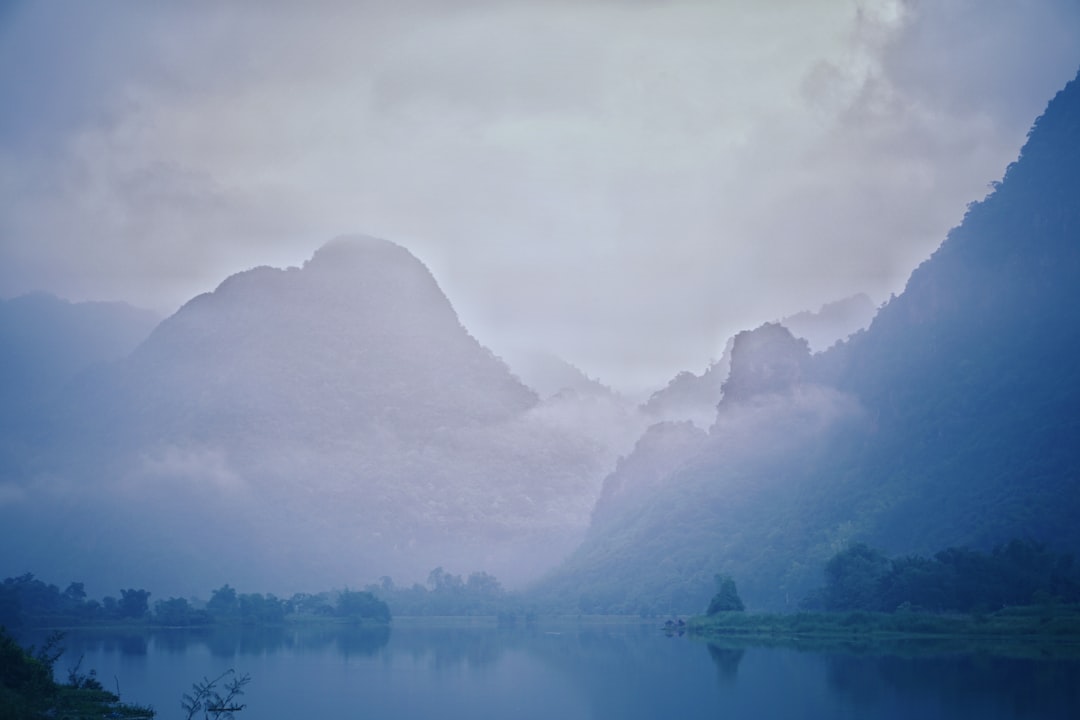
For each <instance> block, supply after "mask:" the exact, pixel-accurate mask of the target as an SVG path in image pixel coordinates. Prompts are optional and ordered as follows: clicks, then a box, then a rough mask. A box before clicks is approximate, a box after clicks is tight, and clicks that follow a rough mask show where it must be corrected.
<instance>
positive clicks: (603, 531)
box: [538, 80, 1080, 612]
mask: <svg viewBox="0 0 1080 720" xmlns="http://www.w3.org/2000/svg"><path fill="white" fill-rule="evenodd" d="M1077 308H1080V81H1078V80H1074V81H1073V82H1071V83H1069V85H1068V86H1067V87H1066V88H1065V89H1064V90H1063V91H1062V92H1061V93H1059V94H1058V96H1057V97H1055V98H1054V100H1053V101H1052V102H1051V103H1050V105H1049V106H1048V108H1047V110H1046V112H1045V114H1044V115H1043V116H1042V117H1041V118H1040V119H1039V120H1038V121H1037V122H1036V124H1035V126H1034V127H1033V129H1032V131H1031V133H1030V136H1029V139H1028V142H1027V144H1026V145H1025V146H1024V148H1023V151H1022V153H1021V156H1020V158H1019V159H1018V160H1017V161H1016V162H1015V163H1014V164H1013V165H1011V166H1010V167H1009V169H1008V171H1007V172H1006V174H1005V177H1004V179H1003V180H1002V182H1001V183H1000V184H997V185H996V187H995V188H994V191H993V192H992V193H991V194H990V195H989V196H988V197H987V198H986V199H985V200H984V201H982V202H979V203H974V204H972V205H971V206H970V207H969V209H968V212H967V214H966V215H965V218H964V221H963V223H962V224H961V225H960V226H959V227H958V228H956V229H955V230H953V231H952V232H951V233H950V234H949V236H948V237H947V238H946V240H945V241H944V243H943V244H942V246H941V247H940V249H939V250H938V251H937V252H936V253H934V255H933V256H932V257H931V258H930V259H929V260H927V261H926V262H925V263H924V264H923V265H922V266H920V267H919V268H918V269H917V270H916V271H915V272H914V273H913V274H912V276H911V279H910V281H909V283H908V285H907V288H906V289H905V291H904V293H903V294H902V295H901V296H899V297H897V298H894V299H893V300H892V301H891V302H890V303H888V305H887V306H886V307H884V308H883V309H882V310H881V312H880V313H879V314H878V316H877V317H876V318H875V320H874V321H873V323H872V325H871V327H870V328H869V329H868V330H866V331H863V332H861V333H859V334H857V335H856V336H854V337H853V338H852V339H851V340H850V341H848V342H847V343H844V344H841V345H839V346H837V347H834V348H833V349H831V350H830V351H828V352H826V353H823V354H821V355H816V356H810V355H809V354H808V353H806V352H805V348H803V350H802V351H800V349H799V348H798V347H797V345H796V344H795V343H794V342H793V341H791V339H790V336H789V337H788V338H787V339H785V338H784V337H783V334H782V333H780V332H779V331H777V330H776V329H775V328H774V327H772V326H766V327H764V328H761V329H759V330H757V331H754V333H747V334H744V335H742V336H740V337H737V338H736V342H735V347H734V351H733V358H732V370H731V375H730V377H729V378H728V380H727V382H726V383H725V385H724V400H723V401H722V402H721V404H720V408H719V413H718V419H717V424H716V425H715V426H714V427H713V428H712V430H711V432H710V437H709V442H708V443H707V447H706V448H705V449H704V450H700V451H698V452H696V453H694V454H691V455H689V456H687V457H686V458H685V459H683V460H682V462H681V463H675V464H674V467H673V469H669V470H667V471H666V472H667V474H666V475H665V476H664V477H662V478H659V479H656V478H654V479H653V480H651V481H650V482H649V483H648V485H649V486H651V487H655V488H660V489H659V490H657V491H654V492H644V493H642V496H641V499H640V500H639V501H638V502H637V503H635V504H633V505H632V506H630V507H622V508H620V509H619V511H618V513H617V515H618V517H614V518H613V517H611V515H612V513H609V512H607V511H606V510H605V509H604V508H602V507H600V508H598V509H597V512H596V514H597V515H598V516H603V517H604V518H605V522H604V524H603V525H602V526H600V525H597V526H596V527H594V529H593V531H592V532H591V533H590V536H589V538H588V539H587V541H586V543H585V544H584V545H583V546H582V548H581V549H580V550H579V551H578V552H577V553H576V554H575V555H574V556H573V557H572V558H571V559H570V560H569V561H568V562H567V563H566V564H565V565H564V567H563V568H562V569H561V570H560V572H558V573H556V574H554V575H553V576H551V577H550V578H548V580H547V581H546V582H545V583H544V584H542V585H541V586H540V588H539V589H538V592H539V594H540V595H541V596H542V597H546V598H551V599H555V598H564V599H569V601H570V602H573V601H575V599H576V601H577V602H578V603H579V604H580V605H581V606H582V607H583V608H586V607H587V609H590V610H594V611H603V610H626V611H640V610H658V611H669V610H679V611H684V612H685V611H700V610H701V609H702V608H703V607H704V604H703V603H704V600H705V599H706V598H707V597H708V596H709V594H710V593H711V591H712V588H711V582H712V581H711V578H712V577H713V574H714V573H717V572H723V573H727V574H730V575H732V576H733V577H734V578H735V579H736V581H737V582H738V584H739V588H740V590H741V591H742V592H743V595H744V598H745V599H746V601H747V604H748V605H749V606H751V607H759V608H760V607H769V608H784V607H788V608H790V607H793V606H794V603H795V602H797V601H798V599H799V598H800V597H801V595H802V594H804V593H805V592H806V591H807V590H809V589H810V588H811V587H813V586H814V585H815V584H819V583H820V577H821V575H820V573H821V569H822V567H823V564H824V562H825V561H826V559H827V558H828V557H830V556H831V555H832V554H833V553H835V552H836V551H837V550H839V549H842V548H843V547H844V546H846V545H847V544H849V543H852V542H856V541H866V542H868V543H870V544H871V545H874V546H877V547H880V548H881V549H883V550H884V551H887V552H889V553H890V554H900V553H907V552H920V553H930V552H934V551H935V550H936V549H939V548H941V547H946V546H964V545H967V546H972V547H976V548H988V547H990V546H992V545H994V544H996V543H1001V542H1005V541H1008V540H1009V539H1011V538H1013V537H1030V538H1032V539H1035V540H1040V541H1045V542H1047V543H1049V544H1050V545H1051V546H1053V547H1057V548H1062V549H1065V550H1070V551H1076V550H1080V524H1078V523H1076V518H1077V517H1078V516H1080V442H1077V438H1080V365H1078V364H1077V362H1076V358H1077V356H1078V352H1080V321H1078V318H1077V316H1076V311H1077ZM740 354H742V355H743V357H742V359H740ZM643 452H648V450H647V449H646V450H643ZM643 462H644V461H643V460H642V459H634V460H633V462H629V461H628V462H627V463H625V465H626V466H634V465H641V464H642V463H643ZM669 464H670V463H669ZM626 482H627V481H626V479H624V478H621V477H620V476H619V471H617V472H616V474H615V475H614V476H613V477H611V478H609V479H608V480H607V484H609V485H611V484H614V485H619V486H622V485H625V484H626Z"/></svg>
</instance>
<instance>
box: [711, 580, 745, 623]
mask: <svg viewBox="0 0 1080 720" xmlns="http://www.w3.org/2000/svg"><path fill="white" fill-rule="evenodd" d="M716 587H717V593H716V594H715V595H713V598H712V600H710V601H709V609H708V610H707V611H706V614H708V615H716V614H717V613H722V612H742V611H743V610H745V609H746V608H745V607H744V606H743V601H742V598H740V597H739V591H738V590H737V589H736V588H735V580H733V579H732V578H731V576H730V575H717V576H716Z"/></svg>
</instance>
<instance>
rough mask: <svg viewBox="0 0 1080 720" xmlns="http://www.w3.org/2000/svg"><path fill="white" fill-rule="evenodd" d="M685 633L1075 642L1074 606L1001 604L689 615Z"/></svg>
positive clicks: (1078, 626) (1078, 614)
mask: <svg viewBox="0 0 1080 720" xmlns="http://www.w3.org/2000/svg"><path fill="white" fill-rule="evenodd" d="M686 632H687V633H688V634H690V635H694V636H698V637H703V638H724V637H760V638H777V637H791V638H866V637H880V638H887V637H892V638H905V637H913V638H917V637H937V638H950V637H965V638H1017V639H1040V640H1060V641H1062V642H1070V643H1077V644H1080V605H1050V606H1025V607H1015V608H1004V609H1001V610H998V611H996V612H992V613H980V614H976V615H960V614H947V615H945V614H941V615H939V614H932V613H920V612H895V613H874V612H861V611H855V612H847V613H829V612H801V613H793V614H770V613H742V612H726V613H717V614H716V615H712V616H707V617H706V616H695V617H692V618H690V620H689V621H688V622H687V624H686Z"/></svg>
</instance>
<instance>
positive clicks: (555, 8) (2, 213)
mask: <svg viewBox="0 0 1080 720" xmlns="http://www.w3.org/2000/svg"><path fill="white" fill-rule="evenodd" d="M1077 48H1080V10H1077V8H1076V7H1075V5H1074V4H1073V3H1069V2H1055V1H1053V0H1041V1H1039V2H1032V3H1026V4H1024V5H1023V6H1022V7H1021V6H1019V5H1017V4H1015V3H1010V2H1005V1H1004V0H992V1H991V2H985V3H984V2H956V3H948V4H944V5H943V4H940V3H918V2H895V1H884V0H883V1H881V2H857V3H851V2H848V1H847V0H833V1H830V2H817V3H804V2H794V1H792V2H775V3H755V4H744V3H708V2H698V1H695V0H682V1H679V2H665V3H660V2H635V3H621V2H604V1H596V2H585V3H570V2H550V3H532V2H510V3H495V2H469V3H453V4H449V3H443V2H434V1H421V0H415V1H412V2H404V3H393V4H388V3H359V4H354V3H327V4H320V5H319V6H318V9H312V8H311V7H308V6H304V7H301V6H296V5H292V4H288V3H272V4H269V5H266V4H261V5H260V6H259V8H258V10H257V11H256V9H255V8H254V6H252V5H248V4H244V3H205V4H195V5H192V4H189V3H173V4H169V3H158V4H153V5H147V4H133V3H122V2H105V3H95V4H93V5H81V4H79V5H63V6H60V5H45V4H37V3H35V4H23V5H16V6H15V9H14V10H12V11H10V12H8V13H7V14H6V15H3V16H0V92H2V93H3V96H4V97H6V98H13V99H14V100H15V102H14V103H13V104H10V105H9V106H10V107H17V108H18V110H17V111H16V112H9V113H4V114H3V118H0V296H10V295H14V294H17V293H21V292H25V291H28V290H31V289H36V288H43V289H47V290H52V291H54V292H57V293H59V294H61V295H64V296H67V297H71V298H73V299H83V298H103V299H104V298H108V299H115V298H124V299H129V300H131V301H134V302H136V303H139V304H143V305H149V306H153V307H155V308H156V309H158V310H162V311H170V310H172V309H173V308H175V307H177V306H178V305H179V304H180V303H182V302H183V301H184V300H186V299H187V298H189V297H191V296H192V295H194V294H196V293H198V292H201V291H205V290H208V289H210V288H212V287H213V286H215V285H216V284H217V282H219V281H220V280H221V279H223V277H224V276H225V275H227V274H229V273H231V272H235V271H238V270H242V269H245V268H248V267H251V266H255V265H260V264H271V265H289V264H292V265H295V264H299V263H301V262H302V261H303V260H304V259H305V258H306V257H308V256H309V255H310V254H311V252H312V251H313V250H314V249H315V248H316V247H317V246H318V245H319V244H321V243H322V242H324V241H326V240H328V239H329V238H331V237H334V236H337V235H339V234H342V233H349V232H365V233H369V234H375V235H381V236H384V237H386V238H388V239H391V240H394V241H396V242H399V243H402V244H405V245H407V246H408V247H409V248H410V249H411V250H413V251H414V252H415V253H416V254H417V255H418V256H419V257H420V258H421V259H423V260H424V261H425V262H426V263H427V264H428V265H429V266H430V267H431V269H432V270H433V272H434V274H435V276H436V278H437V279H438V280H439V282H440V284H442V285H443V287H444V289H445V290H446V291H447V294H448V295H449V296H450V298H451V300H452V301H453V302H454V304H455V306H456V307H457V309H458V310H459V314H460V315H461V316H462V319H463V321H464V322H465V324H466V325H467V326H468V327H469V328H470V329H471V330H472V331H473V332H474V334H476V335H477V336H478V337H480V339H481V340H482V341H484V342H487V343H489V344H492V345H494V346H495V348H496V350H498V348H499V345H500V344H503V345H507V346H509V345H520V344H532V345H536V346H541V347H546V348H549V349H551V350H553V351H554V352H556V353H557V354H561V355H563V356H565V357H567V358H568V359H569V360H571V361H573V362H575V363H576V364H578V365H579V366H581V367H583V368H585V369H586V370H587V371H588V372H590V373H591V374H594V375H599V376H601V378H602V379H605V380H608V381H610V382H613V383H615V384H622V385H638V384H646V383H648V384H657V385H659V384H663V382H664V380H665V378H666V377H667V376H670V375H673V374H674V372H675V371H676V370H678V369H682V368H688V367H689V368H693V369H700V368H701V367H703V366H704V364H705V363H706V362H707V360H708V359H709V357H710V356H713V355H716V354H718V353H719V349H720V348H722V346H723V343H724V340H725V339H726V337H727V336H728V335H730V334H732V333H733V332H735V331H737V330H739V329H743V328H746V327H753V326H756V325H757V324H759V323H760V322H762V321H764V320H769V319H774V318H777V317H780V316H782V315H786V314H790V313H793V312H797V311H799V310H803V309H807V308H814V307H818V306H819V305H821V304H822V303H823V302H826V301H829V300H833V299H836V298H837V297H840V296H843V295H848V294H853V293H855V292H858V291H868V292H870V293H871V294H872V295H874V296H876V297H877V298H879V299H880V298H882V297H883V296H884V295H887V293H888V292H891V291H895V290H898V289H899V288H900V287H901V286H902V283H903V281H904V279H905V278H906V275H907V273H908V272H909V271H910V269H911V268H912V267H914V266H915V265H916V264H917V263H918V262H919V261H920V260H921V259H922V258H923V257H925V256H926V255H927V254H929V252H930V251H931V250H932V249H933V248H934V247H935V246H936V244H937V243H939V242H940V240H941V239H942V238H943V237H944V234H945V232H946V230H947V229H948V228H949V227H950V226H951V225H953V224H955V223H956V222H958V221H959V219H960V217H961V215H962V213H963V209H964V206H965V205H966V203H967V202H969V201H971V200H974V199H977V198H979V197H981V195H982V194H983V193H984V192H985V190H986V184H987V183H988V182H989V181H991V180H994V179H997V178H999V177H1000V175H1001V173H1002V171H1003V170H1004V167H1005V166H1006V165H1007V163H1008V162H1009V161H1010V160H1012V159H1013V158H1014V157H1015V155H1016V152H1017V150H1018V149H1019V146H1020V143H1021V142H1022V140H1023V135H1024V132H1025V131H1026V130H1027V128H1028V127H1029V126H1030V123H1031V121H1032V120H1033V119H1034V118H1035V116H1036V115H1037V114H1038V113H1039V112H1040V111H1041V109H1042V107H1043V106H1044V105H1045V103H1046V101H1047V100H1048V99H1049V97H1050V96H1051V95H1052V94H1053V92H1054V91H1055V90H1056V89H1057V88H1058V87H1060V86H1061V85H1063V84H1064V82H1065V81H1066V80H1068V79H1069V78H1071V77H1072V75H1073V74H1074V73H1075V71H1076V66H1077V64H1078V63H1080V50H1077Z"/></svg>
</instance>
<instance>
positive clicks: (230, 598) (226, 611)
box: [206, 584, 240, 619]
mask: <svg viewBox="0 0 1080 720" xmlns="http://www.w3.org/2000/svg"><path fill="white" fill-rule="evenodd" d="M206 610H207V612H209V613H210V614H211V615H213V616H214V618H216V619H221V618H226V617H234V616H235V615H236V614H237V613H239V612H240V600H239V598H238V597H237V595H236V590H234V589H233V588H231V587H229V585H228V584H225V585H222V586H221V587H219V588H218V589H217V590H215V591H214V592H213V593H212V594H211V595H210V601H209V602H208V603H206Z"/></svg>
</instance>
